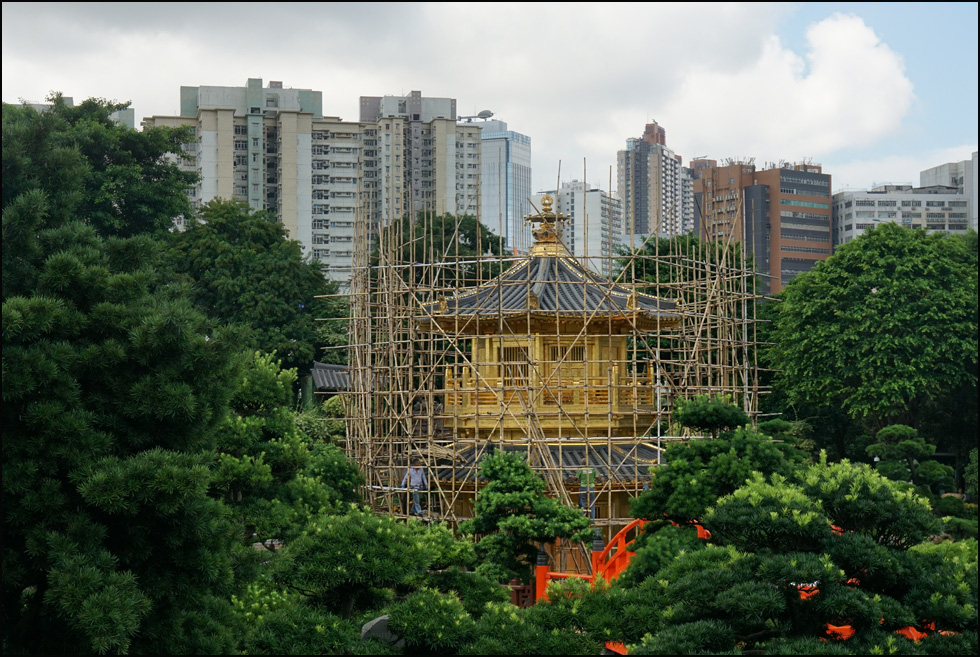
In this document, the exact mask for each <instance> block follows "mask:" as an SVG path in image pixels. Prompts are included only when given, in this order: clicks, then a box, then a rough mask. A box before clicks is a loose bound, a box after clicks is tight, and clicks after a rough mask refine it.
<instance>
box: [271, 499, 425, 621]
mask: <svg viewBox="0 0 980 657" xmlns="http://www.w3.org/2000/svg"><path fill="white" fill-rule="evenodd" d="M431 561H432V553H431V551H430V550H428V549H427V545H426V544H425V543H424V542H423V541H421V540H417V539H416V538H415V536H414V534H413V531H412V530H411V529H410V528H408V527H406V526H405V525H404V524H403V523H399V522H398V521H397V520H395V519H393V518H390V517H388V516H379V515H375V514H374V513H372V512H370V511H364V510H360V509H358V508H356V507H354V508H351V509H350V510H349V511H348V512H347V513H345V514H343V515H335V516H320V517H318V518H316V519H315V520H314V521H313V522H312V523H311V524H310V525H309V526H308V528H307V529H306V531H305V532H304V533H303V535H302V536H300V537H298V538H297V539H296V540H294V541H293V542H292V543H291V544H290V545H289V546H288V547H287V548H286V549H285V550H284V551H283V554H282V556H281V558H280V559H279V560H278V562H277V564H276V571H275V572H276V581H278V582H280V583H281V584H282V585H284V586H286V587H288V588H289V589H291V590H294V591H297V592H299V593H301V594H303V595H304V596H306V597H307V598H308V599H309V601H310V603H311V604H314V605H317V606H320V607H323V608H324V609H327V610H330V611H333V612H337V613H340V614H341V615H343V616H345V617H346V616H350V615H351V614H352V613H353V611H354V609H355V608H357V607H362V606H370V603H372V602H373V601H375V598H374V597H373V596H374V594H375V593H376V591H375V590H376V589H384V588H391V587H395V586H399V585H401V584H403V583H405V582H406V581H408V580H409V579H410V578H411V577H412V576H413V575H417V574H420V573H422V572H424V571H425V570H426V569H427V568H428V567H429V564H430V563H431Z"/></svg>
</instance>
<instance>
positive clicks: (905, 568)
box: [626, 462, 977, 654]
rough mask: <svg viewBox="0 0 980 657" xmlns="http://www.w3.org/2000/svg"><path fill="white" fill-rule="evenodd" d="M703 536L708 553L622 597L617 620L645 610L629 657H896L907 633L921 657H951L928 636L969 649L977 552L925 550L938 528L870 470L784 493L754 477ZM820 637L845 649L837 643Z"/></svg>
mask: <svg viewBox="0 0 980 657" xmlns="http://www.w3.org/2000/svg"><path fill="white" fill-rule="evenodd" d="M704 524H705V526H706V527H707V528H708V529H709V530H710V531H711V534H712V539H711V541H712V543H714V544H715V545H709V546H707V547H705V548H704V549H701V550H694V551H689V552H683V553H681V554H679V555H678V556H677V558H676V559H674V560H672V561H670V562H669V563H668V564H667V565H666V566H665V567H663V568H662V569H661V570H660V571H659V572H658V573H657V574H656V575H655V577H652V578H650V579H648V580H646V582H644V583H643V584H642V585H641V586H640V587H638V588H637V589H633V590H631V591H630V592H629V595H635V596H636V597H634V598H633V600H634V602H633V603H632V605H627V609H630V610H632V611H627V612H626V613H627V615H630V614H639V613H640V610H639V609H637V608H636V606H635V605H639V606H642V607H647V609H651V608H652V609H653V610H654V616H653V617H652V618H651V617H650V616H649V611H648V612H647V614H648V615H647V616H646V618H647V621H646V622H647V623H648V624H647V625H646V628H647V631H648V635H647V636H646V637H645V638H643V640H642V641H640V642H639V645H637V646H636V647H635V649H631V651H630V652H631V654H665V653H666V654H678V653H693V652H715V653H719V652H728V651H733V650H735V649H736V648H737V647H739V648H741V649H742V650H746V651H747V650H752V651H758V652H762V653H766V654H792V653H794V652H802V653H823V652H825V651H827V650H828V649H831V650H832V651H833V652H837V653H839V652H847V653H850V654H867V653H875V652H878V651H881V650H884V649H888V646H899V647H900V649H901V650H903V651H907V650H913V647H912V643H911V642H910V641H907V640H906V639H903V638H901V637H899V636H897V635H895V634H894V632H895V631H896V630H898V629H901V628H904V627H907V626H910V625H912V626H916V627H917V628H918V629H919V630H920V631H923V632H925V634H926V638H925V639H923V641H922V642H921V644H920V646H921V648H919V647H918V646H916V649H921V650H924V651H925V652H926V653H930V652H931V651H932V650H931V649H930V648H939V649H940V652H941V651H942V649H943V648H946V647H948V645H947V644H946V643H945V642H946V641H948V637H942V636H940V635H939V633H938V631H939V630H944V631H952V632H956V633H959V634H958V636H959V637H960V638H959V639H958V640H957V641H956V644H957V646H959V649H961V650H962V649H964V647H966V648H969V647H971V646H975V645H976V630H977V619H976V612H975V609H976V606H975V605H976V590H977V586H976V577H975V576H974V573H975V572H976V567H977V566H976V544H975V542H974V543H972V544H971V543H958V544H956V543H949V542H946V543H941V544H938V545H934V544H931V543H922V541H923V540H924V539H926V538H927V537H928V536H930V535H931V534H932V533H933V532H935V531H936V529H937V528H938V524H937V522H936V519H935V518H934V517H933V516H932V514H931V512H930V509H929V505H928V502H927V501H926V500H925V499H923V498H919V497H917V496H915V495H914V494H913V493H912V492H910V491H907V490H903V489H900V488H899V487H896V486H895V485H894V484H892V483H891V482H889V481H888V480H886V479H884V478H882V477H880V476H878V475H877V474H876V473H874V471H872V470H870V469H869V468H868V467H867V466H862V465H852V464H850V463H847V462H844V463H840V464H834V465H828V464H826V463H819V464H816V465H814V466H811V467H810V468H808V469H807V470H805V471H803V472H802V473H801V474H800V475H799V476H798V478H797V480H796V481H795V482H792V481H790V480H787V479H785V478H784V477H782V476H781V475H778V474H774V475H772V476H771V477H769V478H765V477H763V476H762V475H761V474H757V475H755V476H754V477H753V479H752V480H751V481H750V482H748V483H747V484H746V485H745V486H743V487H741V488H739V489H738V490H736V491H735V492H734V493H732V494H731V495H728V496H725V497H723V498H722V499H720V500H719V501H718V503H717V505H716V506H715V507H714V508H712V509H711V510H710V511H709V512H708V513H707V514H706V515H705V517H704ZM801 591H802V593H803V595H801ZM828 623H829V624H830V625H834V626H838V627H843V626H848V627H849V628H850V629H852V630H853V631H854V636H853V638H851V639H849V640H848V641H846V642H841V643H837V642H835V640H834V635H833V634H832V633H829V630H830V629H831V628H829V626H828ZM930 623H935V626H933V625H931V624H930ZM626 638H627V639H628V638H629V637H626ZM828 641H829V642H830V644H831V646H833V648H828V647H827V646H826V643H827V642H828Z"/></svg>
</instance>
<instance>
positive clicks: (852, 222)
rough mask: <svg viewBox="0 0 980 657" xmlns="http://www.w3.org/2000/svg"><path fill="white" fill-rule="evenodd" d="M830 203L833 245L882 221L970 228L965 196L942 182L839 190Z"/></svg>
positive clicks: (960, 229)
mask: <svg viewBox="0 0 980 657" xmlns="http://www.w3.org/2000/svg"><path fill="white" fill-rule="evenodd" d="M833 205H834V208H833V216H834V246H835V247H836V246H839V245H841V244H845V243H847V242H850V241H851V240H853V239H855V238H857V237H858V236H860V235H862V234H863V233H864V232H866V231H868V230H870V229H872V228H874V227H875V226H877V225H878V224H881V223H894V224H900V225H902V226H905V227H907V228H918V229H921V230H928V231H930V232H942V233H952V234H964V233H966V231H967V229H968V228H969V227H970V220H969V210H968V205H969V204H968V201H967V197H966V195H964V194H961V193H958V192H957V191H956V188H955V187H947V186H943V185H934V186H931V187H912V186H911V185H881V186H879V187H875V188H873V189H870V190H866V191H847V192H838V193H836V194H834V203H833Z"/></svg>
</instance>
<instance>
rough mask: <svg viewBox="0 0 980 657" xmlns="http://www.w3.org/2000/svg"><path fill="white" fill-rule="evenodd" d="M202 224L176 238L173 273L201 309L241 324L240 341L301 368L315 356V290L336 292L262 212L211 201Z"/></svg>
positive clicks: (320, 312) (320, 310)
mask: <svg viewBox="0 0 980 657" xmlns="http://www.w3.org/2000/svg"><path fill="white" fill-rule="evenodd" d="M200 218H201V221H200V222H197V223H193V224H192V225H191V226H190V227H188V229H187V230H186V231H184V232H183V233H178V234H175V235H174V236H173V248H172V258H173V266H174V268H175V270H176V271H177V272H179V273H181V274H185V275H187V276H188V277H189V278H190V279H191V280H192V281H193V295H194V300H195V302H196V303H197V305H198V307H199V308H200V309H201V310H203V311H204V312H205V313H207V314H208V315H209V316H211V317H214V318H216V319H219V320H221V321H223V322H225V323H228V324H234V325H237V326H240V327H242V328H244V329H245V343H246V344H247V345H248V346H250V347H251V348H253V349H258V350H259V351H263V352H266V353H273V352H275V353H276V354H277V356H278V357H279V358H281V359H282V362H283V365H284V367H286V368H287V369H289V368H293V367H296V368H300V369H301V370H302V371H305V370H306V369H308V368H309V365H310V363H311V362H312V361H313V359H314V357H315V356H316V333H315V330H314V326H313V320H314V319H315V318H316V317H322V316H325V315H324V314H323V312H324V310H325V309H324V308H322V307H321V306H323V303H322V302H321V301H318V300H316V299H314V297H315V296H317V295H322V294H328V293H331V292H332V291H334V288H332V287H331V286H330V285H329V284H328V283H327V281H326V280H325V279H324V277H323V273H322V272H321V271H320V267H319V266H318V265H317V264H315V263H312V262H309V261H306V260H304V259H303V254H302V249H301V247H300V244H299V242H296V241H295V240H288V239H286V233H285V229H284V228H283V227H282V226H280V225H279V224H277V223H275V222H274V221H272V220H271V219H270V218H269V217H268V216H267V215H266V214H265V213H264V212H253V211H252V210H251V209H250V208H249V207H248V206H247V205H245V204H242V203H237V202H234V201H212V202H210V203H208V204H206V205H205V206H204V207H203V208H202V209H201V212H200Z"/></svg>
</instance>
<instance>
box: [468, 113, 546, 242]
mask: <svg viewBox="0 0 980 657" xmlns="http://www.w3.org/2000/svg"><path fill="white" fill-rule="evenodd" d="M475 125H478V126H479V127H480V129H481V133H480V139H481V142H480V143H481V146H482V148H481V165H480V166H481V174H480V220H481V221H482V222H483V223H484V224H485V225H486V226H487V227H488V228H490V229H491V230H493V231H494V232H495V233H497V234H499V235H500V236H501V237H503V238H504V244H505V246H506V248H507V249H508V250H515V249H516V250H517V251H518V252H520V253H527V250H528V248H530V246H531V242H532V238H531V231H530V228H529V227H528V226H526V225H525V224H524V217H526V216H527V215H529V214H531V204H530V202H529V200H528V199H529V198H530V196H531V138H530V137H528V136H527V135H522V134H521V133H519V132H514V131H513V130H508V129H507V124H506V123H504V122H503V121H496V120H493V121H483V122H481V123H476V124H475Z"/></svg>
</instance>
